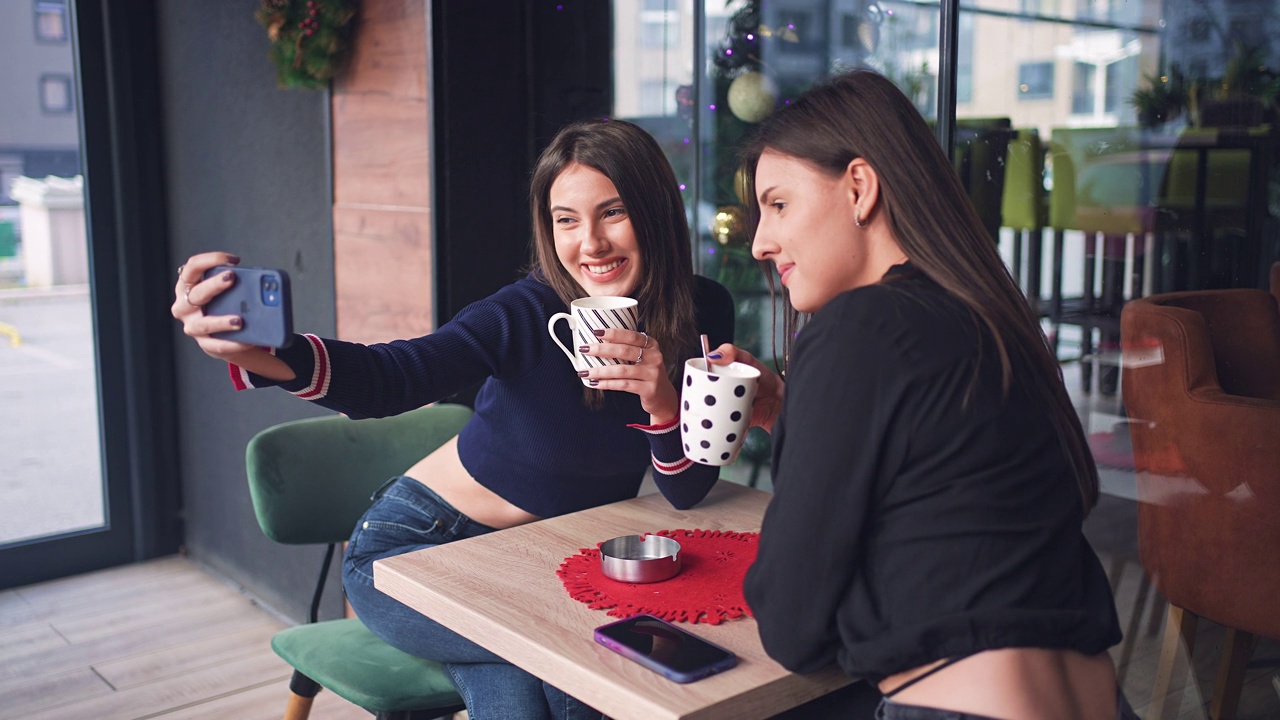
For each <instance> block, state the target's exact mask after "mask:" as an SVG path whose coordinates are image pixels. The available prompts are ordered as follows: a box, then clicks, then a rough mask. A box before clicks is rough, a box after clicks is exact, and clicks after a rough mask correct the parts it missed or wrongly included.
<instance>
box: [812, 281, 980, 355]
mask: <svg viewBox="0 0 1280 720" xmlns="http://www.w3.org/2000/svg"><path fill="white" fill-rule="evenodd" d="M972 325H973V322H972V318H971V317H970V316H969V314H968V313H967V312H966V311H965V309H964V306H963V304H962V303H960V302H959V300H957V299H956V298H954V297H952V296H951V295H950V294H949V293H947V292H946V291H945V290H943V289H942V288H941V287H940V286H938V285H937V284H936V283H934V282H933V281H932V280H929V279H928V278H927V277H926V276H924V275H923V274H921V273H918V272H916V273H901V274H891V275H890V276H888V277H886V279H885V280H884V281H882V282H880V283H876V284H874V285H867V286H865V287H860V288H856V289H854V290H849V291H846V292H843V293H841V294H839V295H837V296H836V297H835V298H833V299H832V300H831V301H830V302H828V303H827V304H826V306H824V307H823V308H822V309H821V310H819V311H818V312H817V313H815V314H814V316H813V317H812V318H811V319H810V321H809V322H808V323H807V324H806V326H805V328H804V330H803V331H802V332H801V333H800V338H801V339H803V338H804V337H805V335H808V336H809V340H810V341H817V340H819V339H821V340H822V341H824V344H827V343H832V342H834V343H837V344H844V345H852V346H856V348H857V350H858V352H861V353H868V354H871V355H876V356H881V357H887V356H890V355H898V356H901V357H919V356H920V354H921V353H924V354H925V355H928V354H930V353H933V352H936V351H937V350H938V348H939V347H941V346H944V345H945V346H948V347H955V346H958V345H964V344H967V343H965V342H964V337H965V336H967V335H969V334H970V333H971V330H972Z"/></svg>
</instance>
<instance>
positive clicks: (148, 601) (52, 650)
mask: <svg viewBox="0 0 1280 720" xmlns="http://www.w3.org/2000/svg"><path fill="white" fill-rule="evenodd" d="M1125 512H1126V511H1125V510H1124V508H1123V506H1116V505H1114V504H1113V505H1111V506H1100V511H1099V514H1098V517H1096V518H1094V519H1091V521H1090V522H1091V523H1092V524H1091V526H1090V530H1091V534H1092V535H1094V538H1092V539H1093V541H1094V542H1095V544H1096V545H1100V546H1102V547H1100V548H1099V551H1100V555H1101V556H1102V559H1103V563H1104V565H1105V566H1107V567H1108V568H1109V571H1110V572H1111V573H1112V575H1113V578H1114V581H1115V582H1116V598H1117V605H1118V609H1119V613H1120V620H1121V623H1122V625H1124V626H1126V627H1128V626H1129V624H1130V623H1131V622H1132V623H1133V625H1132V632H1129V633H1128V634H1129V636H1130V637H1131V638H1132V642H1133V645H1132V648H1131V649H1130V651H1129V660H1128V662H1127V663H1126V664H1125V665H1124V666H1123V667H1122V668H1121V671H1122V672H1123V677H1124V687H1125V690H1126V694H1127V695H1128V697H1129V698H1130V700H1131V701H1132V702H1133V705H1134V707H1135V709H1136V710H1137V711H1138V713H1139V715H1143V711H1144V710H1145V708H1146V706H1147V704H1148V703H1149V702H1150V699H1151V698H1150V693H1151V684H1152V678H1153V675H1154V672H1155V667H1156V661H1157V659H1158V657H1159V652H1160V638H1161V632H1162V625H1163V618H1164V607H1165V606H1164V604H1163V603H1162V602H1161V601H1160V600H1159V599H1158V598H1156V597H1155V593H1154V591H1148V593H1147V600H1146V602H1144V603H1143V605H1142V607H1143V610H1142V612H1141V613H1140V614H1137V615H1135V614H1134V612H1133V610H1134V607H1135V601H1136V599H1137V597H1138V595H1139V594H1140V593H1141V589H1142V582H1141V570H1140V567H1139V566H1138V565H1137V563H1136V562H1135V561H1133V560H1132V558H1129V557H1128V554H1127V551H1126V550H1125V549H1124V548H1123V547H1107V545H1108V544H1113V545H1114V544H1116V543H1114V542H1113V540H1114V539H1113V538H1108V537H1107V533H1106V532H1104V530H1105V528H1106V527H1107V526H1109V525H1110V524H1112V523H1113V522H1114V523H1124V522H1126V520H1125V519H1124V515H1125ZM1109 513H1110V514H1109ZM1112 515H1114V516H1112ZM1100 528H1101V529H1100ZM1122 535H1123V533H1117V536H1122ZM1120 545H1123V543H1120ZM283 627H285V623H284V622H283V621H281V620H280V619H278V618H277V617H275V616H274V615H272V614H271V613H269V612H268V611H266V610H265V609H264V608H262V607H261V606H259V605H258V604H256V603H255V602H254V600H253V598H251V597H249V596H247V595H245V594H244V593H242V592H240V591H239V590H238V589H237V588H235V587H232V586H231V585H229V584H228V583H227V582H225V581H223V580H222V579H219V578H217V577H214V576H213V575H211V574H209V573H207V572H205V571H204V570H203V569H202V568H201V567H200V566H198V565H197V564H195V563H193V562H191V561H188V560H186V559H182V558H178V557H172V558H166V559H162V560H156V561H152V562H147V563H142V564H137V565H129V566H124V567H120V568H115V569H110V570H104V571H101V572H96V573H91V574H87V575H81V576H77V577H71V578H66V579H63V580H56V581H53V582H48V583H42V584H39V585H31V586H27V587H23V588H18V589H15V590H9V591H4V592H0V720H16V719H18V718H22V719H24V720H27V719H31V720H34V719H36V718H39V719H41V720H45V719H53V718H57V719H59V720H62V719H64V718H93V719H94V720H115V719H118V720H134V719H141V718H175V719H176V718H182V719H183V720H215V719H217V720H222V719H225V718H234V719H235V720H257V719H261V720H269V719H271V718H279V717H281V715H282V713H283V709H284V701H285V696H286V693H287V683H288V678H289V674H290V669H289V667H288V666H287V665H286V664H285V663H284V662H283V661H282V660H280V659H279V658H277V657H276V656H275V654H274V653H272V651H271V648H270V644H269V643H270V638H271V635H272V634H273V633H275V632H276V631H277V630H280V629H281V628H283ZM1222 637H1223V631H1222V629H1221V628H1219V627H1216V626H1213V625H1212V624H1211V623H1207V622H1202V623H1201V628H1200V632H1199V637H1198V639H1197V646H1196V652H1195V658H1196V662H1195V665H1196V678H1197V682H1194V683H1189V684H1185V685H1184V686H1182V687H1180V688H1178V689H1177V690H1175V691H1174V692H1175V694H1176V695H1178V696H1180V697H1181V701H1180V702H1181V712H1180V713H1179V715H1178V717H1179V718H1181V719H1182V720H1203V719H1205V718H1207V714H1206V712H1205V709H1204V708H1205V706H1206V705H1207V704H1208V702H1209V693H1210V689H1211V688H1212V685H1213V679H1214V672H1215V671H1216V662H1217V658H1218V650H1219V648H1220V646H1221V644H1222ZM1123 653H1124V646H1119V647H1117V648H1115V649H1114V650H1113V652H1112V654H1113V656H1114V657H1116V658H1117V659H1118V658H1120V657H1121V656H1122V654H1123ZM1254 658H1255V660H1258V659H1265V658H1272V659H1277V658H1280V643H1275V642H1270V641H1264V642H1262V643H1260V645H1259V647H1258V648H1257V650H1256V651H1255V652H1254ZM1278 673H1280V667H1276V666H1270V667H1257V668H1254V669H1251V670H1250V672H1249V674H1248V676H1247V680H1246V683H1245V689H1244V693H1243V696H1242V698H1241V702H1240V712H1239V715H1238V717H1239V718H1240V720H1264V719H1265V720H1276V719H1277V718H1280V694H1278V692H1280V688H1277V687H1276V686H1275V685H1276V684H1277V683H1280V680H1276V679H1275V678H1276V677H1277V674H1278ZM312 717H313V718H316V720H347V719H351V720H367V719H368V718H369V717H370V715H369V714H368V713H366V712H364V711H363V710H360V709H359V708H356V707H355V706H353V705H350V704H348V703H346V702H345V701H344V700H342V699H341V698H338V697H336V696H334V695H333V694H332V693H329V692H321V693H320V695H319V696H318V698H317V700H316V705H315V709H314V711H313V712H312Z"/></svg>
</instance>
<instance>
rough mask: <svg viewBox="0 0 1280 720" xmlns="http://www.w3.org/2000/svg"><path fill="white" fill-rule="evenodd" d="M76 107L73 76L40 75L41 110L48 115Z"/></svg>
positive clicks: (59, 113)
mask: <svg viewBox="0 0 1280 720" xmlns="http://www.w3.org/2000/svg"><path fill="white" fill-rule="evenodd" d="M74 109H75V104H74V102H73V100H72V95H71V77H70V76H67V75H41V76H40V110H41V111H42V112H44V113H45V114H46V115H62V114H66V113H69V112H71V111H72V110H74Z"/></svg>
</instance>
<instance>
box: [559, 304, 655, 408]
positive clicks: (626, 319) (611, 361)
mask: <svg viewBox="0 0 1280 720" xmlns="http://www.w3.org/2000/svg"><path fill="white" fill-rule="evenodd" d="M569 309H570V312H568V313H556V314H554V315H552V316H551V319H550V320H548V321H547V332H548V333H550V334H551V339H552V341H553V342H555V344H556V345H557V346H558V347H559V348H560V350H561V351H562V352H563V353H564V354H565V357H568V358H569V360H570V361H571V362H572V363H573V368H574V370H575V371H577V373H578V377H579V378H581V379H582V384H583V385H586V386H588V387H593V388H598V389H600V390H620V391H623V392H629V393H633V394H635V395H637V396H639V398H640V405H641V406H642V407H643V408H644V409H645V411H646V412H648V413H649V415H650V416H651V417H652V418H653V420H652V422H654V423H662V422H667V421H669V420H671V419H672V418H674V417H675V416H676V413H677V410H676V407H677V397H676V391H675V388H674V387H672V385H671V381H670V380H668V379H667V371H666V362H665V359H664V358H663V355H662V348H661V347H659V345H658V341H657V340H654V339H653V338H652V337H650V336H648V335H646V334H645V333H643V332H640V331H639V330H638V329H637V328H638V321H637V313H636V301H635V300H634V299H632V298H628V297H613V296H601V297H586V298H579V299H577V300H574V301H573V302H572V303H571V304H570V308H569ZM561 320H564V321H567V322H568V323H569V329H570V332H571V333H572V338H573V340H572V344H573V345H574V346H575V348H574V352H570V351H569V348H567V347H565V345H564V344H563V343H561V342H560V339H559V338H558V337H556V333H555V328H556V323H558V322H560V321H561Z"/></svg>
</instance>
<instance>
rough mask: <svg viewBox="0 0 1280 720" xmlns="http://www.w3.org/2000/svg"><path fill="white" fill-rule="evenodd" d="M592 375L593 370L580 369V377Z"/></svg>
mask: <svg viewBox="0 0 1280 720" xmlns="http://www.w3.org/2000/svg"><path fill="white" fill-rule="evenodd" d="M590 376H591V371H590V370H579V371H578V377H590Z"/></svg>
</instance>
